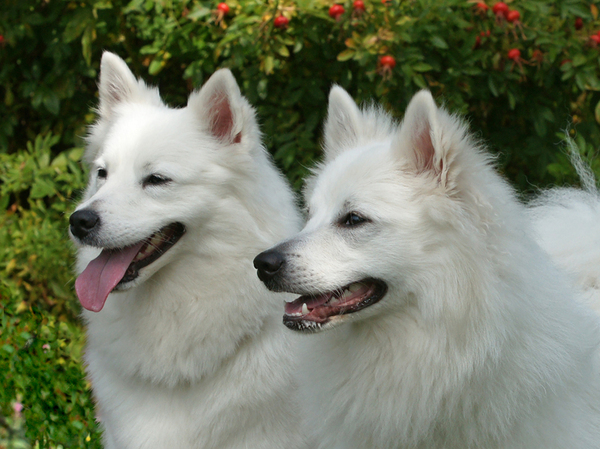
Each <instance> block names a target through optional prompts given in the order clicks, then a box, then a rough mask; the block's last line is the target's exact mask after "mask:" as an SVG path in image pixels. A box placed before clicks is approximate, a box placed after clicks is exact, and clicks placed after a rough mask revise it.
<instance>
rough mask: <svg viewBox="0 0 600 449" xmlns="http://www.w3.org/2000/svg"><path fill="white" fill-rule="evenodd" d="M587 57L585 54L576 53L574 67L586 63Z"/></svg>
mask: <svg viewBox="0 0 600 449" xmlns="http://www.w3.org/2000/svg"><path fill="white" fill-rule="evenodd" d="M585 62H586V57H585V56H584V55H575V57H574V58H573V62H572V63H571V64H572V65H573V66H574V67H579V66H580V65H583V64H585Z"/></svg>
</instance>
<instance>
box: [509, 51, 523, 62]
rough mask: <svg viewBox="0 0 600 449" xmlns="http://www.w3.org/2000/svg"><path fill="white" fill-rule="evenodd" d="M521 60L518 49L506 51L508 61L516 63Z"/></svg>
mask: <svg viewBox="0 0 600 449" xmlns="http://www.w3.org/2000/svg"><path fill="white" fill-rule="evenodd" d="M520 58H521V50H519V49H518V48H512V49H510V50H509V51H508V59H512V60H513V61H518V60H519V59H520Z"/></svg>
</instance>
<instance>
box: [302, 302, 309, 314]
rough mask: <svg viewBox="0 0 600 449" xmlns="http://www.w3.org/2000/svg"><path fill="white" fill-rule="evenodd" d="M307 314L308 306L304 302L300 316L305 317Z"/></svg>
mask: <svg viewBox="0 0 600 449" xmlns="http://www.w3.org/2000/svg"><path fill="white" fill-rule="evenodd" d="M307 314H308V306H307V305H306V303H305V302H303V303H302V315H307Z"/></svg>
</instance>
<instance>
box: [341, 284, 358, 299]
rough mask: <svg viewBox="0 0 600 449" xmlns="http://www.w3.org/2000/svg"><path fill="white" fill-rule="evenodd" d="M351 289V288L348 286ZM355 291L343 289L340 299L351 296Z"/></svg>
mask: <svg viewBox="0 0 600 449" xmlns="http://www.w3.org/2000/svg"><path fill="white" fill-rule="evenodd" d="M350 287H352V286H350ZM355 291H356V290H352V289H351V288H347V289H344V293H342V296H341V299H346V298H349V297H350V296H352V293H354V292H355Z"/></svg>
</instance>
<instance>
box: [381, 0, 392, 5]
mask: <svg viewBox="0 0 600 449" xmlns="http://www.w3.org/2000/svg"><path fill="white" fill-rule="evenodd" d="M389 1H390V0H381V3H383V4H384V5H385V4H387V3H388V2H389Z"/></svg>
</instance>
